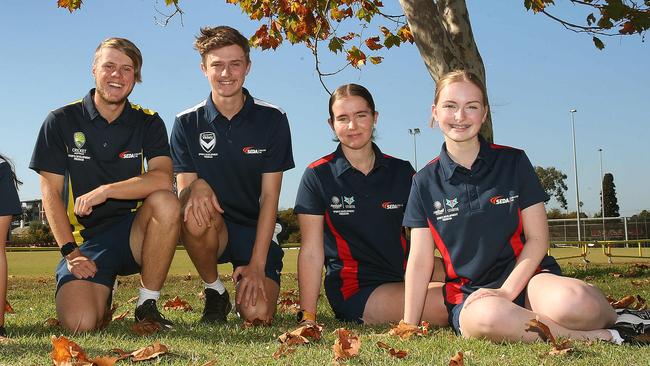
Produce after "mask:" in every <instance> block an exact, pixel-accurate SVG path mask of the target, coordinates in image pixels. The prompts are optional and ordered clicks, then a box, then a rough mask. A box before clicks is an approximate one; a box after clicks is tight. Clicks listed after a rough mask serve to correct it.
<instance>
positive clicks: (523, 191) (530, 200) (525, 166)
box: [517, 151, 549, 210]
mask: <svg viewBox="0 0 650 366" xmlns="http://www.w3.org/2000/svg"><path fill="white" fill-rule="evenodd" d="M517 176H518V178H519V184H520V186H519V198H518V200H519V207H520V208H521V209H522V210H523V209H525V208H527V207H530V206H532V205H534V204H536V203H540V202H546V201H548V200H549V197H548V195H547V194H546V192H545V191H544V188H542V184H541V183H540V182H539V177H538V176H537V174H536V173H535V169H534V168H533V165H532V164H531V163H530V160H528V156H526V153H525V152H523V151H522V152H521V155H520V159H519V162H518V164H517Z"/></svg>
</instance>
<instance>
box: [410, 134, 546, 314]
mask: <svg viewBox="0 0 650 366" xmlns="http://www.w3.org/2000/svg"><path fill="white" fill-rule="evenodd" d="M479 139H480V144H481V147H480V151H479V153H478V157H477V159H476V161H475V162H474V164H473V165H472V168H471V169H467V168H465V167H463V166H461V165H459V164H456V163H455V162H454V161H453V160H452V159H451V158H450V157H449V155H448V154H447V150H446V145H445V144H443V146H442V151H441V152H440V155H439V156H438V157H437V158H435V159H434V160H433V161H431V162H430V163H429V164H428V165H427V166H426V167H425V168H424V169H422V170H421V171H419V172H418V173H417V174H416V175H415V178H414V179H413V186H412V187H411V194H410V197H409V201H408V205H407V209H406V214H405V217H404V226H407V227H412V228H425V227H428V228H429V229H430V230H431V235H432V236H433V238H434V242H435V245H436V248H438V250H439V251H440V254H441V255H442V258H443V261H444V265H445V273H446V282H447V283H446V285H445V287H444V295H445V302H446V303H447V305H453V304H460V303H462V302H463V301H464V299H465V298H466V297H467V296H468V295H469V294H471V293H472V292H474V291H475V290H477V289H479V288H482V287H487V288H499V287H500V286H501V285H502V284H503V282H504V281H505V280H506V278H507V277H508V275H509V274H510V272H512V269H513V268H514V265H515V263H516V260H517V257H518V256H519V254H520V253H521V250H522V249H523V246H524V244H525V242H526V238H525V236H524V232H523V227H522V221H521V211H522V210H524V209H526V208H527V207H529V206H532V205H534V204H536V203H539V202H544V201H547V200H548V195H547V194H546V193H545V192H544V190H543V189H542V186H541V184H540V183H539V179H538V178H537V175H536V174H535V170H534V169H533V166H532V165H531V163H530V161H529V160H528V157H527V156H526V154H525V153H524V152H523V151H522V150H518V149H514V148H511V147H507V146H500V145H494V144H489V143H487V142H486V141H485V140H484V139H483V138H479ZM554 265H557V263H556V262H555V259H553V257H549V256H546V257H544V259H543V260H542V262H541V264H540V268H538V270H541V269H547V268H549V267H551V266H554Z"/></svg>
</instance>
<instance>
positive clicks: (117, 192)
mask: <svg viewBox="0 0 650 366" xmlns="http://www.w3.org/2000/svg"><path fill="white" fill-rule="evenodd" d="M103 187H104V189H106V197H107V198H114V199H121V200H134V199H142V198H146V197H147V196H149V195H150V194H151V193H153V192H155V191H159V190H166V191H171V190H172V176H171V175H170V174H169V173H168V172H164V171H160V170H152V171H148V172H146V173H144V174H142V175H139V176H137V177H133V178H129V179H127V180H123V181H120V182H115V183H110V184H106V185H104V186H103Z"/></svg>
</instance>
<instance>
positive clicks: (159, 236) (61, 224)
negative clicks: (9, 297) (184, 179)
mask: <svg viewBox="0 0 650 366" xmlns="http://www.w3.org/2000/svg"><path fill="white" fill-rule="evenodd" d="M107 50H109V51H110V52H104V51H107ZM122 56H123V57H126V58H127V59H128V60H130V59H129V58H128V56H126V55H125V54H124V53H122V52H121V51H118V50H116V49H112V48H111V49H102V50H100V54H99V56H98V58H97V60H96V62H95V64H94V65H93V74H94V75H95V77H96V80H95V81H96V88H97V90H99V89H100V88H106V90H105V92H104V95H103V96H102V97H99V98H98V97H97V95H98V94H99V93H97V92H96V93H95V103H96V108H97V110H98V111H99V112H100V114H101V115H102V117H104V118H105V119H106V120H107V121H108V122H109V123H110V122H112V121H114V120H115V118H117V116H119V115H120V113H121V112H122V110H123V109H124V106H125V103H126V97H127V96H128V95H129V93H130V91H131V90H132V89H133V80H134V77H133V75H134V70H133V68H132V67H124V65H129V62H130V61H129V62H127V61H126V60H124V58H123V57H122ZM105 65H117V66H115V67H113V66H110V67H108V68H107V69H108V70H112V71H106V70H107V69H105V68H104V67H103V66H105ZM120 65H121V66H120ZM130 65H131V66H132V63H130ZM119 101H121V105H120V103H118V102H119ZM102 111H108V114H107V116H105V115H104V114H103V112H102ZM111 118H112V119H111ZM147 166H148V171H147V172H146V173H144V174H143V175H140V176H137V177H133V178H130V179H127V180H124V181H119V182H115V183H111V184H106V185H101V186H99V187H97V188H95V189H94V190H92V191H90V192H88V193H86V194H83V195H81V196H79V197H77V198H76V199H75V202H74V212H75V214H76V215H77V216H79V217H84V216H87V215H90V214H92V211H93V207H95V206H97V205H99V204H102V203H103V202H105V201H106V200H108V199H125V200H132V199H144V202H143V204H142V206H141V207H140V208H139V209H138V211H137V214H136V216H135V220H134V222H133V225H132V227H131V233H130V238H129V239H130V241H129V244H130V247H131V252H132V254H133V257H134V258H135V260H136V262H137V263H138V264H139V265H140V266H141V283H142V286H143V287H145V288H147V289H149V290H153V291H158V290H160V289H161V288H162V285H163V283H164V281H165V279H166V277H167V271H168V270H169V266H170V264H171V261H172V258H173V256H174V250H175V247H176V243H177V241H178V235H179V229H180V225H179V223H178V217H179V216H180V204H179V202H178V199H177V198H176V197H175V196H174V195H173V193H172V192H171V190H172V184H171V179H172V178H171V177H172V162H171V159H170V158H169V157H166V156H159V157H155V158H153V159H151V160H149V161H147ZM39 174H40V184H41V192H42V195H43V207H44V208H45V213H46V216H47V219H48V222H49V224H50V228H51V229H52V233H53V234H54V238H55V239H56V242H57V244H58V245H59V246H63V244H65V243H67V242H71V241H74V237H73V234H72V231H71V230H70V221H69V219H68V216H67V213H66V209H65V206H64V203H63V197H62V192H63V189H64V188H65V187H64V176H63V175H59V174H55V173H50V172H46V171H40V172H39ZM66 261H67V267H68V270H69V271H70V272H71V273H72V274H73V275H74V276H75V278H77V279H78V280H73V281H70V282H67V283H66V284H64V285H63V286H62V287H61V288H60V289H59V291H58V293H57V296H56V308H57V315H58V319H59V321H60V322H61V325H62V326H63V327H64V328H66V329H68V330H70V331H73V332H83V331H89V330H93V329H96V328H97V327H98V326H100V325H101V322H102V319H103V317H104V314H105V313H106V310H107V309H106V301H107V299H108V296H109V294H110V291H111V289H110V288H109V287H106V286H104V285H101V284H97V283H92V282H88V281H79V280H82V279H88V278H92V277H94V276H95V274H96V273H97V270H98V268H97V265H96V264H95V262H94V261H93V260H92V259H90V258H88V257H86V256H85V255H83V254H82V252H81V251H80V250H79V249H76V250H75V251H73V252H72V253H70V254H69V255H68V256H66Z"/></svg>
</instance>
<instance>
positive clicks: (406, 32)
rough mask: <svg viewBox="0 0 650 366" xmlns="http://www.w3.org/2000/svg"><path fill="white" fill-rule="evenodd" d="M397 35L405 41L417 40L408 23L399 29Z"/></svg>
mask: <svg viewBox="0 0 650 366" xmlns="http://www.w3.org/2000/svg"><path fill="white" fill-rule="evenodd" d="M397 36H398V37H399V38H400V39H401V40H402V41H403V42H409V43H413V42H415V38H413V33H412V32H411V28H409V26H408V24H407V25H405V26H403V27H402V28H400V29H399V30H398V31H397Z"/></svg>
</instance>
